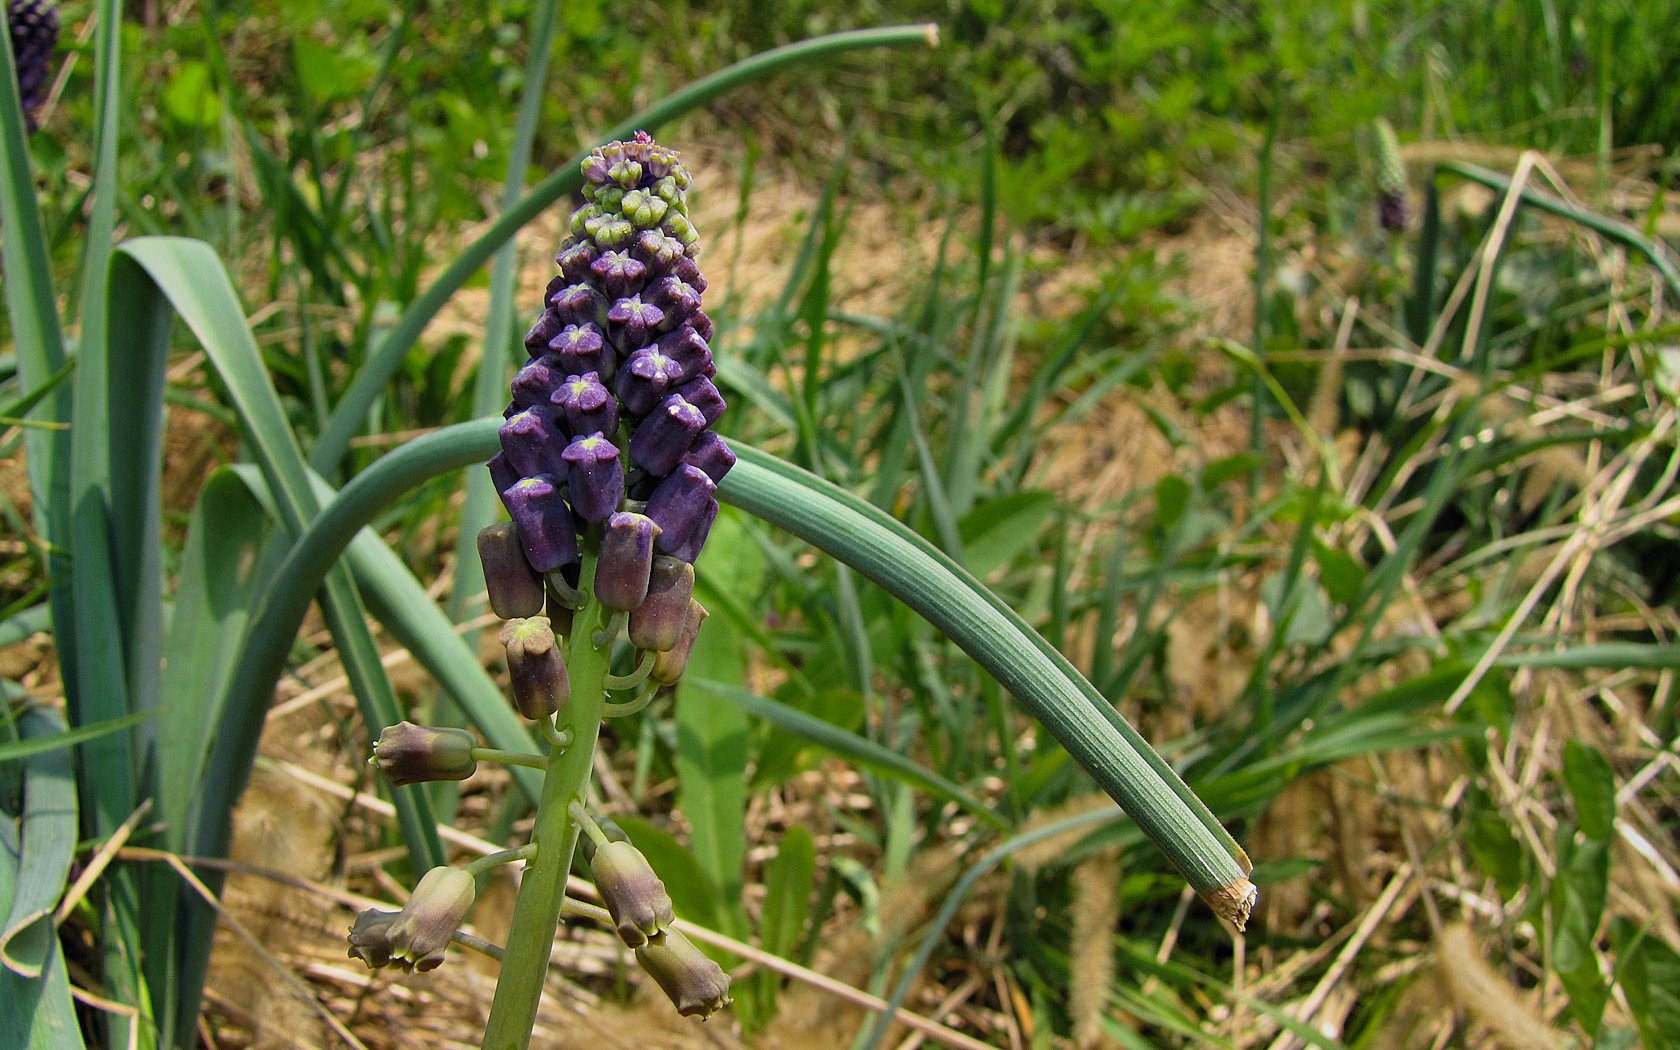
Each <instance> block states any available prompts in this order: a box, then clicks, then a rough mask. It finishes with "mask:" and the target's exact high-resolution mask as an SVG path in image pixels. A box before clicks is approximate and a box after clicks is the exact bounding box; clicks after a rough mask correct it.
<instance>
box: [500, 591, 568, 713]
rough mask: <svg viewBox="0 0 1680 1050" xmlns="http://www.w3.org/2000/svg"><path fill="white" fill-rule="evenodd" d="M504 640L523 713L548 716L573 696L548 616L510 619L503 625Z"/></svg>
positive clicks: (515, 697) (515, 703) (515, 701)
mask: <svg viewBox="0 0 1680 1050" xmlns="http://www.w3.org/2000/svg"><path fill="white" fill-rule="evenodd" d="M501 643H502V645H503V646H505V647H506V649H507V662H508V682H509V684H510V685H511V686H512V693H513V706H514V707H515V708H517V709H518V710H519V713H520V714H522V715H524V716H525V717H526V718H529V719H533V720H535V719H538V718H547V717H548V716H550V715H552V714H553V713H554V712H556V711H558V710H560V708H561V707H562V706H564V705H565V703H566V701H568V700H570V699H571V698H572V684H571V678H570V677H569V676H568V675H567V674H566V660H565V658H564V657H563V656H561V655H560V643H559V641H558V640H557V639H556V638H555V637H554V627H553V625H552V624H550V623H549V621H548V617H546V616H532V617H530V618H529V619H524V620H509V621H508V622H507V623H506V624H505V625H504V626H503V627H502V633H501Z"/></svg>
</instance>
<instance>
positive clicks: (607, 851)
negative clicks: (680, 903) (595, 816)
mask: <svg viewBox="0 0 1680 1050" xmlns="http://www.w3.org/2000/svg"><path fill="white" fill-rule="evenodd" d="M589 870H590V872H591V873H592V874H593V875H594V876H595V888H596V889H598V890H600V891H601V899H602V900H603V901H605V902H606V905H607V912H608V914H610V915H611V916H612V918H613V924H614V925H615V926H616V927H617V929H618V936H619V938H620V939H621V940H623V941H624V943H625V945H626V946H627V947H630V948H640V947H641V946H642V945H644V944H646V943H647V942H648V938H649V937H653V936H656V935H658V933H659V932H660V931H661V930H663V929H665V927H667V926H669V925H670V924H671V923H672V922H675V921H676V918H677V916H676V913H675V912H674V911H672V910H671V897H670V895H669V894H667V893H666V892H665V884H664V883H663V882H661V881H659V876H658V875H655V874H654V873H653V868H652V867H651V866H650V865H649V864H648V862H647V858H646V857H644V856H642V852H641V850H638V849H637V848H636V847H634V846H632V845H630V843H628V842H609V843H607V844H606V845H604V846H598V847H596V850H595V856H594V857H592V858H590V861H589Z"/></svg>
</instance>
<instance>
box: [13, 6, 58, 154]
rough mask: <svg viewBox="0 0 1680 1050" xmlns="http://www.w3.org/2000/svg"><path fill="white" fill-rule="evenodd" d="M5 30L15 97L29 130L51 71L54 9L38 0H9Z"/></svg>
mask: <svg viewBox="0 0 1680 1050" xmlns="http://www.w3.org/2000/svg"><path fill="white" fill-rule="evenodd" d="M6 30H7V32H9V33H10V34H11V38H12V57H13V59H14V60H15V61H16V63H17V86H18V101H19V102H20V103H22V105H23V119H24V123H25V124H26V125H27V127H28V128H29V130H30V131H34V130H35V129H36V124H35V111H36V110H38V109H40V108H41V103H43V102H45V101H46V99H47V82H48V80H49V79H51V75H52V52H53V48H54V47H55V46H57V44H58V9H57V8H55V7H49V6H48V5H47V4H44V3H42V2H41V0H11V3H10V4H8V5H7V7H6Z"/></svg>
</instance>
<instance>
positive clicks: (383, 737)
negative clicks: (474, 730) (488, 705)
mask: <svg viewBox="0 0 1680 1050" xmlns="http://www.w3.org/2000/svg"><path fill="white" fill-rule="evenodd" d="M476 743H477V741H475V740H474V739H473V735H472V734H471V733H469V732H467V731H466V730H465V729H450V728H447V727H444V728H436V727H433V726H417V725H415V724H414V723H412V722H398V723H397V724H396V725H394V726H386V727H385V730H384V732H382V733H380V734H379V739H378V740H376V741H374V744H373V758H372V759H370V760H369V761H371V762H372V763H373V764H374V765H376V766H378V767H379V771H380V772H381V773H383V774H385V779H386V780H389V781H390V782H391V783H393V784H419V783H424V782H426V781H430V780H465V779H467V778H468V777H470V776H472V775H473V772H474V771H475V770H477V769H478V763H477V762H476V761H474V759H473V756H472V749H473V747H474V746H475V745H476Z"/></svg>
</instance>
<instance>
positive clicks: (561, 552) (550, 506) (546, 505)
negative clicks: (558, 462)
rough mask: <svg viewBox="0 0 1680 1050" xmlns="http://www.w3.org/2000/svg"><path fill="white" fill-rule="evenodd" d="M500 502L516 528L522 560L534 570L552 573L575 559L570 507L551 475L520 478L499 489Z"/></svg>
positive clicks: (575, 547)
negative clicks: (523, 556)
mask: <svg viewBox="0 0 1680 1050" xmlns="http://www.w3.org/2000/svg"><path fill="white" fill-rule="evenodd" d="M502 504H503V505H504V506H506V507H507V511H508V517H510V518H512V519H513V524H514V525H515V526H516V527H517V528H518V529H519V539H520V542H521V543H523V544H524V545H525V560H526V561H528V562H530V563H531V568H533V569H535V570H537V571H538V572H545V573H546V572H553V571H554V570H556V569H558V568H560V566H562V565H570V564H571V563H572V562H575V561H577V560H578V542H577V529H576V528H574V527H573V525H572V509H571V508H570V507H568V506H566V501H565V499H563V498H562V497H561V495H560V485H559V483H558V481H557V480H556V479H555V478H554V477H553V476H551V475H548V474H539V475H537V476H536V477H531V478H522V479H520V480H519V481H517V482H515V483H514V484H513V485H511V486H510V487H508V488H507V489H504V490H503V491H502Z"/></svg>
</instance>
